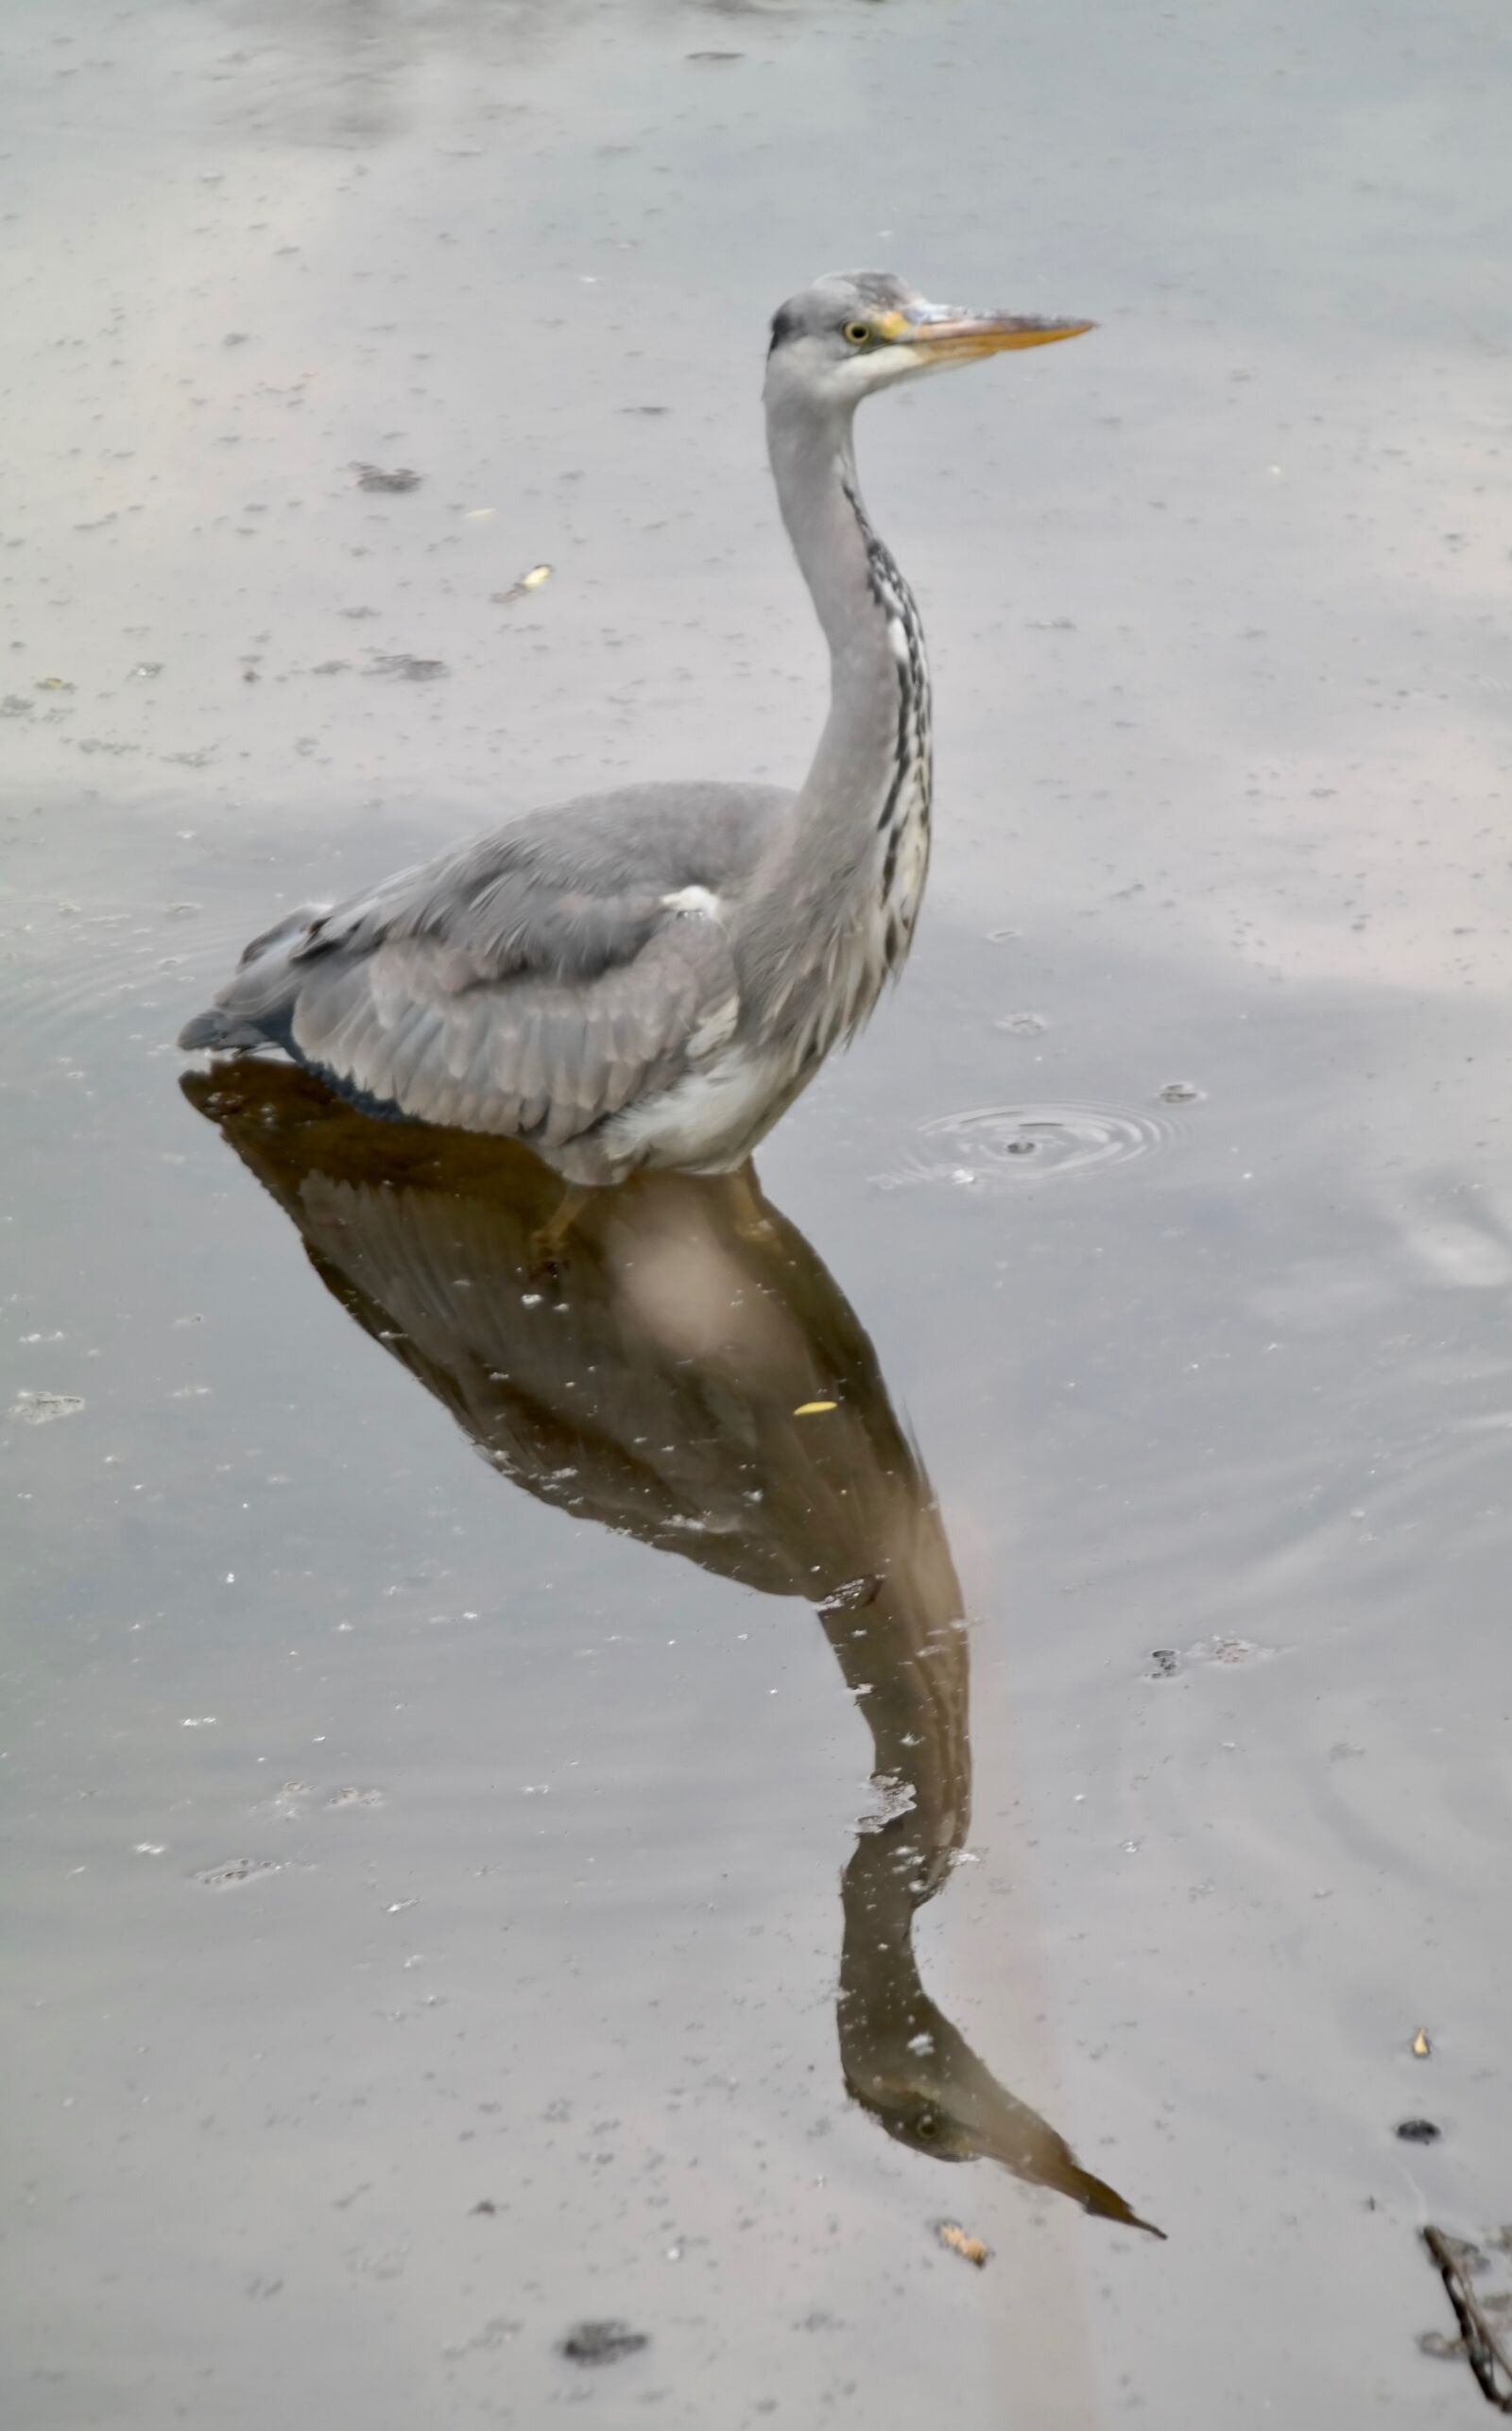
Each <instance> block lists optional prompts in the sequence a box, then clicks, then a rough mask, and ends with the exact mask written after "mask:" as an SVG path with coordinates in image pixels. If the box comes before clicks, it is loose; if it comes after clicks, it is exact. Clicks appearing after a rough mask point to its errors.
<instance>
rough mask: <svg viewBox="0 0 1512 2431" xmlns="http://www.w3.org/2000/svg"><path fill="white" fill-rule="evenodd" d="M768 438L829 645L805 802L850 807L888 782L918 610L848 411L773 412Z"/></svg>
mask: <svg viewBox="0 0 1512 2431" xmlns="http://www.w3.org/2000/svg"><path fill="white" fill-rule="evenodd" d="M767 446H768V451H769V454H770V457H771V464H772V474H773V477H774V479H775V481H776V484H777V495H778V501H779V504H780V506H781V508H782V521H783V523H784V524H785V525H786V526H787V533H788V538H789V539H790V540H791V542H792V543H793V551H794V555H795V556H796V557H797V559H798V561H799V568H800V570H801V572H802V575H803V579H804V581H805V582H806V583H807V584H808V588H809V595H810V597H811V598H812V599H813V602H814V607H815V612H816V615H817V617H818V620H819V623H820V625H821V627H822V628H823V631H824V636H825V639H826V641H827V642H828V643H829V646H830V715H829V718H828V720H827V721H826V724H825V728H824V733H823V734H822V736H821V737H820V741H819V746H818V750H817V751H816V754H815V759H814V765H813V767H811V769H810V770H809V774H808V778H807V781H806V783H805V784H804V787H803V797H804V802H805V806H806V808H807V809H808V810H809V811H810V812H811V813H824V812H826V811H834V812H836V813H838V814H839V815H842V816H843V815H844V814H845V813H847V812H851V814H852V815H853V813H854V811H855V808H856V806H857V804H858V802H860V801H863V800H864V801H866V802H869V801H870V799H871V797H872V794H873V792H874V791H875V789H876V788H877V787H878V786H880V787H881V788H882V790H883V791H884V792H885V790H886V786H887V784H889V783H890V780H891V771H892V767H893V764H894V759H895V756H896V748H897V733H898V696H899V681H900V676H899V663H900V662H899V651H898V648H897V645H896V634H895V628H896V626H897V624H898V621H899V614H900V612H902V613H903V614H905V615H906V616H907V617H908V618H909V619H910V620H912V621H913V622H914V623H915V624H916V625H917V621H918V612H917V610H916V609H915V607H914V602H913V598H912V595H910V593H909V591H908V587H907V585H906V583H905V582H904V581H903V578H902V575H901V574H900V573H899V571H898V568H897V566H896V565H895V564H894V562H893V560H892V559H891V557H890V556H889V554H888V552H887V550H886V549H885V547H884V546H883V544H882V543H881V542H880V541H879V540H878V538H877V536H876V534H875V532H874V531H873V529H872V527H871V525H870V522H869V520H868V516H867V512H866V509H865V506H864V505H863V502H862V497H861V488H860V483H859V481H858V480H857V477H856V465H855V455H854V451H853V448H852V445H851V417H850V416H849V415H846V416H845V417H844V418H843V419H841V418H838V417H834V416H832V415H819V414H812V413H794V412H787V413H781V412H776V411H769V412H768V416H767ZM920 664H921V662H920Z"/></svg>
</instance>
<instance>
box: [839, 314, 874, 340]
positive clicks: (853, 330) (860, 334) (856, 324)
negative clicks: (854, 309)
mask: <svg viewBox="0 0 1512 2431" xmlns="http://www.w3.org/2000/svg"><path fill="white" fill-rule="evenodd" d="M843 334H844V336H845V340H846V343H847V345H848V346H865V344H866V342H867V340H868V337H869V336H871V331H870V329H869V328H868V324H867V323H866V322H865V321H864V320H848V321H847V322H846V325H845V330H844V333H843Z"/></svg>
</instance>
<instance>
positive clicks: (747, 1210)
mask: <svg viewBox="0 0 1512 2431" xmlns="http://www.w3.org/2000/svg"><path fill="white" fill-rule="evenodd" d="M730 1199H731V1201H732V1203H733V1208H734V1216H735V1231H736V1233H738V1234H739V1236H740V1238H741V1239H742V1240H743V1241H751V1242H754V1243H755V1244H756V1245H757V1246H758V1247H760V1248H762V1249H769V1248H770V1247H771V1245H772V1243H773V1242H774V1241H775V1240H776V1238H777V1227H776V1226H775V1225H774V1223H773V1222H772V1219H771V1217H770V1216H768V1214H767V1212H766V1201H765V1198H763V1197H762V1186H761V1183H760V1182H759V1181H757V1179H756V1167H755V1164H754V1163H753V1161H752V1160H751V1158H749V1157H747V1159H746V1162H745V1164H743V1165H741V1166H740V1168H739V1169H738V1171H737V1172H734V1173H732V1174H731V1175H730Z"/></svg>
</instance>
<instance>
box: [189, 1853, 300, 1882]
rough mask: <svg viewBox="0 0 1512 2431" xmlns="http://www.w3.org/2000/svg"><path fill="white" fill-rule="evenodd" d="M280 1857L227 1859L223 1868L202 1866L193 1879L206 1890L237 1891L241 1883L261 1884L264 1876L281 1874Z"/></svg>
mask: <svg viewBox="0 0 1512 2431" xmlns="http://www.w3.org/2000/svg"><path fill="white" fill-rule="evenodd" d="M282 1872H283V1858H282V1857H228V1858H227V1860H226V1863H225V1864H224V1865H223V1866H204V1867H202V1868H201V1869H200V1871H199V1872H198V1873H197V1874H196V1875H195V1876H194V1877H193V1879H194V1880H195V1881H196V1882H197V1883H201V1884H203V1886H204V1888H205V1889H206V1890H237V1889H239V1888H240V1887H241V1885H242V1884H243V1883H254V1882H261V1881H262V1879H263V1877H264V1875H265V1874H281V1873H282Z"/></svg>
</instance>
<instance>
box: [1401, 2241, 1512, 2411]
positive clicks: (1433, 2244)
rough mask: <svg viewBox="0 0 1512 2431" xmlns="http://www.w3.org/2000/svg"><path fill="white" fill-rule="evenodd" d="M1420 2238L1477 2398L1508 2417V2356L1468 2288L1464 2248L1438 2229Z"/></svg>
mask: <svg viewBox="0 0 1512 2431" xmlns="http://www.w3.org/2000/svg"><path fill="white" fill-rule="evenodd" d="M1422 2237H1423V2243H1424V2245H1425V2246H1426V2247H1427V2248H1428V2250H1429V2252H1430V2253H1431V2254H1432V2256H1433V2258H1434V2261H1435V2265H1436V2266H1437V2269H1438V2275H1439V2278H1440V2279H1441V2280H1442V2281H1443V2283H1444V2290H1445V2293H1446V2295H1447V2296H1448V2298H1449V2301H1450V2302H1451V2303H1452V2306H1453V2307H1454V2319H1456V2321H1457V2322H1458V2323H1459V2334H1460V2336H1461V2338H1462V2339H1463V2340H1464V2342H1465V2360H1466V2362H1467V2363H1468V2364H1469V2368H1470V2370H1471V2371H1472V2372H1473V2373H1474V2374H1475V2378H1476V2382H1477V2384H1478V2386H1479V2388H1480V2392H1481V2395H1482V2396H1483V2397H1484V2398H1485V2399H1486V2403H1487V2405H1494V2406H1496V2407H1497V2408H1498V2409H1499V2411H1500V2412H1502V2413H1503V2414H1512V2356H1509V2355H1508V2353H1507V2351H1506V2349H1505V2347H1504V2346H1503V2343H1502V2341H1501V2339H1500V2338H1499V2337H1498V2336H1497V2334H1496V2332H1495V2331H1494V2330H1493V2329H1492V2327H1491V2324H1490V2322H1489V2321H1488V2320H1487V2319H1486V2315H1485V2313H1484V2312H1483V2311H1482V2309H1481V2306H1480V2303H1479V2302H1478V2301H1477V2298H1476V2294H1475V2290H1474V2288H1473V2287H1472V2286H1471V2285H1470V2282H1469V2272H1468V2270H1467V2269H1466V2267H1465V2263H1464V2260H1463V2256H1464V2253H1465V2248H1464V2247H1463V2246H1461V2245H1460V2244H1459V2243H1458V2242H1457V2241H1456V2239H1454V2238H1453V2237H1450V2236H1446V2235H1445V2233H1444V2232H1443V2230H1442V2229H1435V2228H1431V2227H1430V2228H1426V2229H1424V2231H1423V2233H1422Z"/></svg>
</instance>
